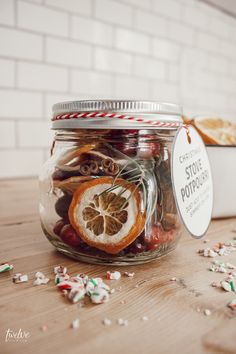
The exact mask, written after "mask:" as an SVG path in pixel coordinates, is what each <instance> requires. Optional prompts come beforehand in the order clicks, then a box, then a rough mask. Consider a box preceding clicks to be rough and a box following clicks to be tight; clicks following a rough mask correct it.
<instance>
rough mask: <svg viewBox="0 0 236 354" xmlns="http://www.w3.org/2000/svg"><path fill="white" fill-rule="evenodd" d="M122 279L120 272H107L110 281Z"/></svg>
mask: <svg viewBox="0 0 236 354" xmlns="http://www.w3.org/2000/svg"><path fill="white" fill-rule="evenodd" d="M120 277H121V274H120V272H118V271H114V272H110V271H107V279H109V280H119V279H120Z"/></svg>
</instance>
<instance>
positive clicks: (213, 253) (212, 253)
mask: <svg viewBox="0 0 236 354" xmlns="http://www.w3.org/2000/svg"><path fill="white" fill-rule="evenodd" d="M216 256H217V253H216V252H215V251H213V250H210V251H209V253H208V257H216Z"/></svg>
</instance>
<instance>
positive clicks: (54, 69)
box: [0, 0, 236, 178]
mask: <svg viewBox="0 0 236 354" xmlns="http://www.w3.org/2000/svg"><path fill="white" fill-rule="evenodd" d="M235 59H236V19H234V18H232V17H230V16H228V15H226V14H224V13H222V12H220V11H219V10H217V9H216V8H213V7H211V6H209V5H207V4H205V3H203V2H202V1H200V0H0V166H1V168H0V178H8V177H24V176H31V175H37V174H38V172H39V170H40V166H41V165H42V163H43V161H44V160H45V158H46V156H48V151H49V148H50V144H51V141H52V137H53V132H52V131H50V116H51V106H52V104H53V103H55V102H58V101H66V100H73V99H84V98H105V97H106V98H134V99H153V100H164V101H173V102H176V103H180V104H182V105H183V106H184V113H185V114H186V115H189V116H191V115H196V114H208V113H209V114H214V115H219V116H223V117H225V118H228V119H231V120H233V121H235V122H236V105H235V95H236V64H235ZM13 161H14V163H12V162H13Z"/></svg>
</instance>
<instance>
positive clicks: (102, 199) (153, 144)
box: [40, 100, 182, 265]
mask: <svg viewBox="0 0 236 354" xmlns="http://www.w3.org/2000/svg"><path fill="white" fill-rule="evenodd" d="M52 124H53V126H52V128H53V129H54V130H55V132H56V133H55V140H54V142H53V145H52V151H51V157H50V159H49V160H48V161H47V162H46V163H45V165H44V167H43V170H42V173H41V175H40V217H41V224H42V229H43V231H44V233H45V235H46V237H47V238H48V240H49V241H50V242H51V243H52V244H53V245H54V246H55V247H56V249H57V250H58V251H60V252H62V253H64V254H66V255H68V256H70V257H73V258H75V259H78V260H81V261H85V262H89V263H97V264H116V265H123V264H124V265H127V264H140V263H145V262H148V261H151V260H153V259H155V258H158V257H160V256H163V255H166V254H167V253H168V252H170V251H172V250H173V249H174V248H175V247H176V245H177V243H178V241H179V238H180V234H181V223H180V219H179V216H178V213H177V207H176V203H175V199H174V195H173V189H172V182H171V146H172V142H173V138H174V137H175V134H176V131H177V128H178V126H180V125H181V124H182V119H181V109H180V107H179V106H177V105H174V104H166V103H157V102H140V101H106V100H105V101H74V102H64V103H58V104H56V105H54V106H53V119H52Z"/></svg>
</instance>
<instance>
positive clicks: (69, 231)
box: [60, 224, 81, 247]
mask: <svg viewBox="0 0 236 354" xmlns="http://www.w3.org/2000/svg"><path fill="white" fill-rule="evenodd" d="M60 237H61V239H62V241H63V242H65V243H66V244H67V245H69V246H72V247H76V246H79V245H80V242H81V239H80V237H79V236H78V235H77V233H76V232H75V230H74V229H73V227H72V226H71V225H70V224H67V225H64V226H63V228H62V229H61V232H60Z"/></svg>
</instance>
